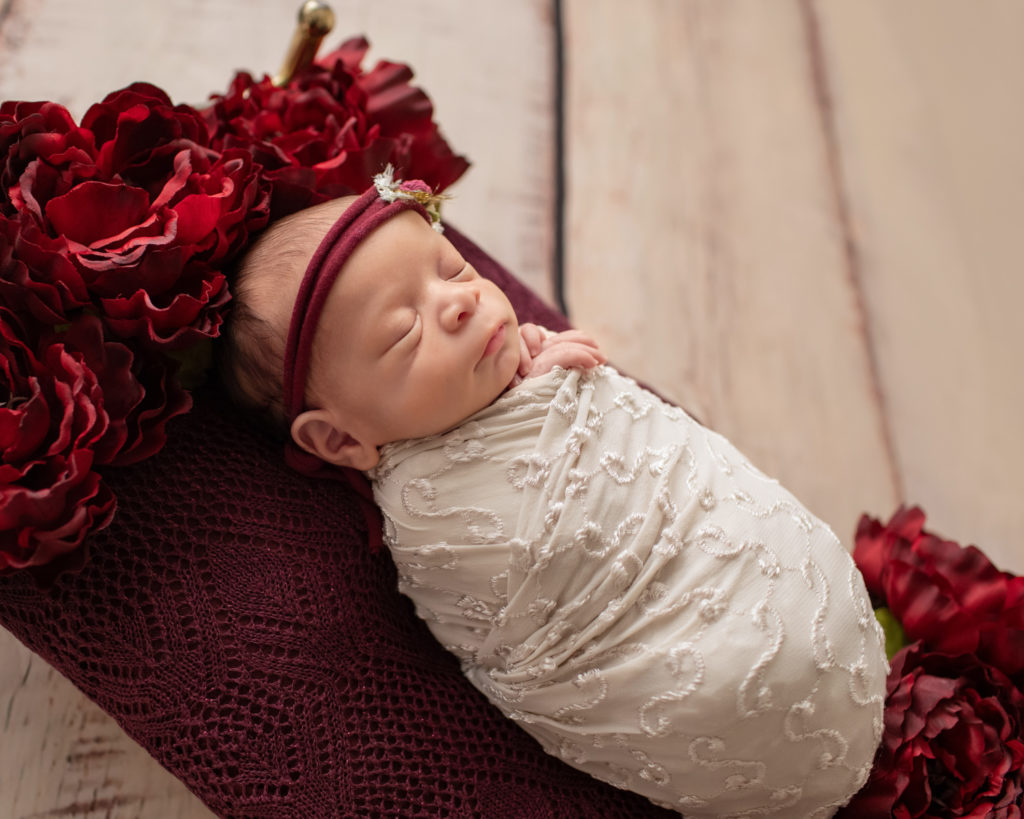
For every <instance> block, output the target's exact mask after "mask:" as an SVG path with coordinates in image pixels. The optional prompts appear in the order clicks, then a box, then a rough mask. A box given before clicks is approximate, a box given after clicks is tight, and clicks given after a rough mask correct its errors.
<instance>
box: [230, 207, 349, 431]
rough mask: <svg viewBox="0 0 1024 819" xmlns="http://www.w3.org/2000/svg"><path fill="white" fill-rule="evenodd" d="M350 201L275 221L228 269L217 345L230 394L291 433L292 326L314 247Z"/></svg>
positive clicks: (242, 405) (278, 428) (272, 424)
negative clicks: (287, 389) (226, 306)
mask: <svg viewBox="0 0 1024 819" xmlns="http://www.w3.org/2000/svg"><path fill="white" fill-rule="evenodd" d="M350 201H351V198H350V197H346V198H344V199H335V200H332V201H330V202H325V203H323V204H321V205H316V206H314V207H312V208H307V209H306V210H302V211H299V212H297V213H294V214H292V215H290V216H286V217H284V218H283V219H280V220H278V221H277V222H274V224H272V225H271V226H270V227H268V228H267V229H266V230H265V231H264V232H263V233H262V234H261V235H260V236H259V238H258V239H257V240H256V241H255V242H254V243H253V244H252V246H251V247H250V248H249V250H248V251H247V252H246V253H245V255H244V256H242V258H241V259H240V260H239V261H238V263H237V264H236V266H235V269H234V270H233V271H232V272H231V273H230V277H229V281H230V287H231V293H232V303H231V308H230V310H229V312H228V316H227V319H226V321H225V323H224V327H223V330H222V333H221V338H220V339H218V341H217V342H216V344H215V345H214V346H215V348H216V350H217V356H216V358H217V370H218V372H219V374H220V378H221V382H222V383H223V384H224V387H225V389H226V390H227V393H228V395H229V396H230V398H231V399H232V400H233V401H234V402H235V403H236V404H237V405H238V406H239V407H240V408H242V409H244V410H245V411H246V412H248V413H251V414H253V415H255V416H256V417H257V418H259V419H260V420H261V421H262V422H264V423H265V424H266V425H267V426H268V427H269V428H270V429H272V430H273V431H275V432H276V433H277V434H280V435H284V436H287V433H288V427H287V425H288V419H287V418H286V417H285V414H284V403H283V398H282V392H283V385H284V353H285V346H286V344H287V340H288V338H287V337H288V325H289V323H290V320H291V310H292V305H293V304H294V302H295V296H296V294H297V293H298V289H299V282H300V280H301V278H302V274H303V272H304V271H305V269H306V265H307V264H308V263H309V260H310V258H312V256H313V252H314V251H315V250H316V248H317V245H318V244H319V242H320V240H321V239H322V238H323V237H324V235H325V234H326V233H327V231H328V230H329V229H330V227H331V225H333V224H334V222H335V221H336V220H337V218H338V216H340V214H341V212H342V211H343V210H344V209H345V207H347V205H348V204H349V202H350Z"/></svg>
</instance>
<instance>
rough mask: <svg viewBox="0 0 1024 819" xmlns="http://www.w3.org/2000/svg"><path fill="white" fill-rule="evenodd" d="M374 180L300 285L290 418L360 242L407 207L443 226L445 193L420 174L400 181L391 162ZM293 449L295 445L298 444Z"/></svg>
mask: <svg viewBox="0 0 1024 819" xmlns="http://www.w3.org/2000/svg"><path fill="white" fill-rule="evenodd" d="M373 182H374V184H373V187H371V188H369V189H367V190H366V192H365V193H363V194H362V196H360V197H359V198H358V199H357V200H356V201H355V202H353V203H352V204H351V205H349V206H348V207H347V208H346V209H345V212H344V213H342V214H341V216H340V217H339V218H338V221H337V222H335V223H334V225H333V226H332V227H331V229H330V230H329V231H327V235H326V236H324V238H323V240H322V241H321V242H320V245H319V246H318V247H317V249H316V252H315V253H314V254H313V258H312V259H310V260H309V265H308V266H307V267H306V273H305V275H304V276H303V277H302V284H300V285H299V294H298V296H296V298H295V307H294V309H293V310H292V318H291V324H290V325H289V327H288V341H287V344H286V346H285V352H284V389H283V396H282V398H283V403H284V413H285V417H286V418H287V419H288V422H289V423H291V422H292V421H294V420H295V418H296V417H297V416H298V415H299V413H301V412H302V411H303V410H304V409H305V407H306V379H307V378H308V376H309V359H310V355H311V353H312V351H313V338H314V336H315V335H316V328H317V325H318V324H319V321H320V313H321V312H322V311H323V308H324V304H325V303H326V301H327V295H328V293H330V290H331V287H332V286H333V284H334V281H335V279H337V278H338V274H339V273H340V272H341V269H342V267H344V265H345V262H346V261H347V260H348V258H349V256H351V255H352V252H353V251H354V250H355V249H356V247H357V246H358V245H359V243H360V242H361V241H363V239H365V238H366V237H367V236H369V235H370V233H372V232H373V231H374V230H375V229H376V228H378V227H379V226H380V225H381V224H382V223H383V222H386V221H387V220H388V219H390V218H391V217H392V216H396V215H398V214H399V213H401V212H402V211H405V210H416V211H418V212H419V213H421V214H422V215H423V218H424V219H426V220H427V221H428V222H429V223H430V224H431V226H432V227H433V228H434V229H435V230H437V231H440V230H442V227H441V219H440V215H439V212H438V209H439V205H440V201H441V197H440V196H438V195H436V194H434V193H433V192H432V191H431V190H430V187H429V186H428V185H427V184H426V183H425V182H421V181H420V180H418V179H414V180H409V181H406V182H400V181H396V180H395V179H394V169H393V168H392V167H391V166H390V165H388V167H387V168H386V169H385V170H384V172H383V173H380V174H377V176H376V177H374V180H373ZM290 449H292V450H296V449H297V447H290ZM297 454H298V453H297V452H294V451H293V452H291V453H289V455H290V457H289V461H290V462H292V464H293V466H296V467H297V468H299V469H300V470H301V471H308V470H307V469H302V467H301V466H300V465H299V464H298V463H295V462H294V461H296V460H298V459H297V458H296V457H295V456H296V455H297ZM317 460H319V459H317Z"/></svg>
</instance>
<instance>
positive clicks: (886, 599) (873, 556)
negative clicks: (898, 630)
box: [854, 508, 1024, 685]
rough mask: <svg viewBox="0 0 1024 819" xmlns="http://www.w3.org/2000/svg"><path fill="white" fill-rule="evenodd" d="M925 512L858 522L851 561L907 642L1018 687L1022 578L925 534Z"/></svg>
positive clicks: (1022, 664) (1022, 670) (1023, 677)
mask: <svg viewBox="0 0 1024 819" xmlns="http://www.w3.org/2000/svg"><path fill="white" fill-rule="evenodd" d="M924 523H925V516H924V513H923V512H922V511H921V510H920V509H917V508H913V509H900V510H898V511H897V512H896V514H895V515H894V516H893V518H892V520H890V521H889V523H888V524H885V525H882V524H881V523H880V522H879V521H877V520H874V519H872V518H868V517H866V516H865V517H863V518H861V521H860V524H859V526H858V528H857V538H856V545H855V548H854V560H855V561H856V563H857V566H858V568H860V570H861V572H862V573H863V574H864V580H865V583H866V584H867V587H868V591H869V592H870V593H871V595H872V597H873V598H874V599H875V601H876V603H877V604H878V605H884V606H886V607H887V608H889V609H890V610H891V611H892V613H893V615H894V616H895V617H896V619H897V620H899V622H900V624H901V625H902V626H903V630H904V632H905V633H906V635H907V637H908V638H909V640H910V641H914V640H923V641H924V642H925V643H926V644H927V645H928V646H929V647H930V648H931V649H933V650H935V651H944V652H947V653H950V654H959V653H963V652H968V653H974V654H977V655H978V656H979V657H980V658H981V659H982V660H983V661H985V662H987V663H990V664H991V665H993V666H995V667H996V668H998V669H1000V670H1001V671H1003V673H1005V674H1007V675H1008V676H1010V677H1011V678H1013V679H1014V680H1015V681H1016V682H1017V684H1018V685H1020V684H1022V683H1024V578H1021V577H1016V576H1014V575H1012V574H1009V573H1007V572H1002V571H1000V570H999V569H997V568H996V567H995V566H994V565H993V564H992V562H991V561H990V560H989V559H988V558H987V557H985V555H984V554H983V553H982V552H981V550H979V549H977V548H975V547H974V546H967V547H963V546H960V545H959V544H957V543H954V542H952V541H949V540H943V539H942V538H940V537H937V536H935V535H934V534H932V533H930V532H928V531H927V530H925V528H924Z"/></svg>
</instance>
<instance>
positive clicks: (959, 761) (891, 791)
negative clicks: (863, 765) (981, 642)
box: [838, 643, 1024, 819]
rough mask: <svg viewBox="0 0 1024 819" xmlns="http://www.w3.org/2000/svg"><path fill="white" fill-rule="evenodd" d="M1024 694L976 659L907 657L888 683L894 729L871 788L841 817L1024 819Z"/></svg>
mask: <svg viewBox="0 0 1024 819" xmlns="http://www.w3.org/2000/svg"><path fill="white" fill-rule="evenodd" d="M1022 730H1024V695H1022V694H1021V692H1020V691H1019V690H1018V689H1017V687H1016V686H1015V685H1014V684H1013V682H1012V681H1011V680H1010V679H1009V678H1008V677H1007V676H1006V675H1005V674H1003V673H1002V672H1001V671H999V670H998V669H996V668H993V667H992V666H990V665H987V664H985V663H983V662H981V661H979V660H978V659H977V658H976V657H974V656H973V655H969V654H968V655H957V656H953V655H946V654H939V653H933V652H928V651H927V650H926V649H925V648H923V647H922V645H921V644H920V643H915V644H914V645H912V646H908V647H907V648H905V649H903V650H902V651H900V652H899V653H898V654H897V655H896V656H895V657H894V658H893V664H892V671H891V672H890V673H889V678H888V692H887V697H886V705H885V731H884V733H883V736H882V744H881V747H880V748H879V751H878V755H877V756H876V757H875V764H874V767H873V768H872V771H871V776H870V777H869V779H868V782H867V784H866V785H865V786H864V788H863V789H862V790H861V791H860V792H859V793H858V794H857V795H856V796H855V797H854V798H853V800H852V801H851V802H850V803H849V804H848V805H847V806H846V807H845V808H844V809H843V810H842V811H840V813H839V814H838V815H839V816H840V817H848V819H873V817H889V816H892V817H897V819H911V817H954V816H957V817H960V816H969V817H977V819H982V817H994V819H1019V817H1020V816H1021V804H1022V802H1024V776H1022V773H1021V768H1022V766H1024V741H1022V739H1021V736H1022Z"/></svg>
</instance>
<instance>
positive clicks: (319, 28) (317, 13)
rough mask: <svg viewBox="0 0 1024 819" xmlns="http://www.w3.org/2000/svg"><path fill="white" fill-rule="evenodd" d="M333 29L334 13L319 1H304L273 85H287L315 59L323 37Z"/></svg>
mask: <svg viewBox="0 0 1024 819" xmlns="http://www.w3.org/2000/svg"><path fill="white" fill-rule="evenodd" d="M332 28H334V12H333V11H332V10H331V7H330V6H329V5H327V3H324V2H321V0H306V2H305V3H303V4H302V8H300V9H299V21H298V25H296V27H295V33H294V34H293V35H292V42H291V44H290V45H289V46H288V52H287V54H286V55H285V58H284V63H282V65H281V70H280V71H278V72H277V74H276V75H275V76H274V85H287V83H288V82H289V81H290V80H291V78H292V77H294V76H295V74H296V73H298V72H299V71H301V70H302V69H303V68H305V67H306V66H308V65H309V64H310V63H312V62H313V60H314V59H316V52H317V50H318V49H319V48H320V43H321V42H322V41H323V39H324V37H326V36H327V34H329V33H330V31H331V29H332Z"/></svg>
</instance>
